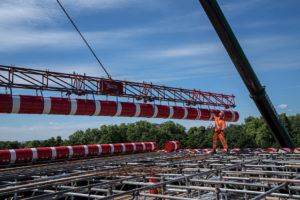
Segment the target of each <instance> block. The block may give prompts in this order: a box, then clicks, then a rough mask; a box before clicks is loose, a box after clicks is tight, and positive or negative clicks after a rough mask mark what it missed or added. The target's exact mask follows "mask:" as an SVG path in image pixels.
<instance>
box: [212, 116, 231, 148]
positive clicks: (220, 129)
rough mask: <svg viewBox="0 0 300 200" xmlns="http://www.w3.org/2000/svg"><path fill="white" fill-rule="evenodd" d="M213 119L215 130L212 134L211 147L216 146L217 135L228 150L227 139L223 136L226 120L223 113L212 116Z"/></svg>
mask: <svg viewBox="0 0 300 200" xmlns="http://www.w3.org/2000/svg"><path fill="white" fill-rule="evenodd" d="M214 119H215V132H214V136H213V149H216V148H217V140H218V137H219V139H220V141H221V143H222V146H223V148H224V150H225V151H227V150H228V146H227V141H226V139H225V136H224V130H225V128H226V122H225V120H224V114H223V113H220V114H219V116H214Z"/></svg>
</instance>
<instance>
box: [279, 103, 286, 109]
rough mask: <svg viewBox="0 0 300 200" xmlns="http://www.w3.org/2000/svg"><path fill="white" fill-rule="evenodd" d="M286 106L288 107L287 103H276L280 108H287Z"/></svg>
mask: <svg viewBox="0 0 300 200" xmlns="http://www.w3.org/2000/svg"><path fill="white" fill-rule="evenodd" d="M287 107H288V105H287V104H284V103H283V104H280V105H278V108H280V109H287Z"/></svg>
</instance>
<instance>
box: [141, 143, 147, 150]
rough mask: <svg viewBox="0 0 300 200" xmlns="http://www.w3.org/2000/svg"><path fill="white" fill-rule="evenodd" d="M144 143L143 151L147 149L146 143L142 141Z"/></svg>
mask: <svg viewBox="0 0 300 200" xmlns="http://www.w3.org/2000/svg"><path fill="white" fill-rule="evenodd" d="M142 145H143V151H146V144H145V143H144V142H142Z"/></svg>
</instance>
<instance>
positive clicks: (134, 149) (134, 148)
mask: <svg viewBox="0 0 300 200" xmlns="http://www.w3.org/2000/svg"><path fill="white" fill-rule="evenodd" d="M131 144H132V147H133V152H135V151H136V145H135V143H131Z"/></svg>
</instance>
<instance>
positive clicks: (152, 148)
mask: <svg viewBox="0 0 300 200" xmlns="http://www.w3.org/2000/svg"><path fill="white" fill-rule="evenodd" d="M150 144H151V151H154V149H155V147H154V143H153V142H150Z"/></svg>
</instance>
